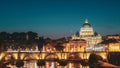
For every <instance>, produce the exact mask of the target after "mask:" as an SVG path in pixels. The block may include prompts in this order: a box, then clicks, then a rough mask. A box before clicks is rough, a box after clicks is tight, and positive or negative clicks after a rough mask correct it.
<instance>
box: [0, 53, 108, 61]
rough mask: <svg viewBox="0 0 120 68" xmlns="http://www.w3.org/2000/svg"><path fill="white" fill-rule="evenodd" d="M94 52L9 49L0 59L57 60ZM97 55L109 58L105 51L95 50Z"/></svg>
mask: <svg viewBox="0 0 120 68" xmlns="http://www.w3.org/2000/svg"><path fill="white" fill-rule="evenodd" d="M91 53H93V52H40V51H7V52H3V53H1V55H0V59H2V58H5V59H9V57H10V56H12V57H13V58H15V59H16V60H17V59H21V60H39V59H44V60H55V59H73V60H75V59H77V60H81V59H88V58H89V55H90V54H91ZM94 53H95V54H97V55H100V56H101V57H103V59H106V58H107V53H106V52H103V51H101V52H100V51H99V52H94Z"/></svg>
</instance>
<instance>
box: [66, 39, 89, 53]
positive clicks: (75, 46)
mask: <svg viewBox="0 0 120 68" xmlns="http://www.w3.org/2000/svg"><path fill="white" fill-rule="evenodd" d="M86 45H87V42H86V40H84V39H75V40H70V41H69V43H67V44H65V45H64V46H65V49H64V51H65V52H84V51H85V49H86Z"/></svg>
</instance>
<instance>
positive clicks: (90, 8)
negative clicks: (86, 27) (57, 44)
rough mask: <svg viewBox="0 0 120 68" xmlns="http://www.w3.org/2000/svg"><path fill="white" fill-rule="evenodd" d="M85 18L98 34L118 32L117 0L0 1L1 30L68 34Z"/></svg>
mask: <svg viewBox="0 0 120 68" xmlns="http://www.w3.org/2000/svg"><path fill="white" fill-rule="evenodd" d="M85 18H87V19H88V20H89V23H90V24H91V25H92V26H93V28H94V31H96V32H98V33H100V34H101V35H107V34H116V33H120V0H0V32H2V31H6V32H11V33H12V32H27V31H33V32H37V33H38V34H39V36H45V37H51V38H59V37H67V36H71V35H73V34H74V33H75V32H76V31H79V30H80V27H81V26H82V24H83V23H84V20H85Z"/></svg>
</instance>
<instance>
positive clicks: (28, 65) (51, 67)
mask: <svg viewBox="0 0 120 68" xmlns="http://www.w3.org/2000/svg"><path fill="white" fill-rule="evenodd" d="M8 67H10V68H17V67H16V66H15V65H8ZM21 68H89V67H88V66H82V65H81V64H80V63H73V62H68V64H67V65H66V66H61V65H60V64H59V63H58V62H53V61H46V62H45V65H43V66H37V61H34V60H33V61H24V66H23V67H21Z"/></svg>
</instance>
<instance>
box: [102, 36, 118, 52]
mask: <svg viewBox="0 0 120 68" xmlns="http://www.w3.org/2000/svg"><path fill="white" fill-rule="evenodd" d="M101 44H102V45H103V46H104V48H106V50H108V51H109V52H120V35H107V36H106V39H105V40H104V41H102V42H101Z"/></svg>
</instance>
